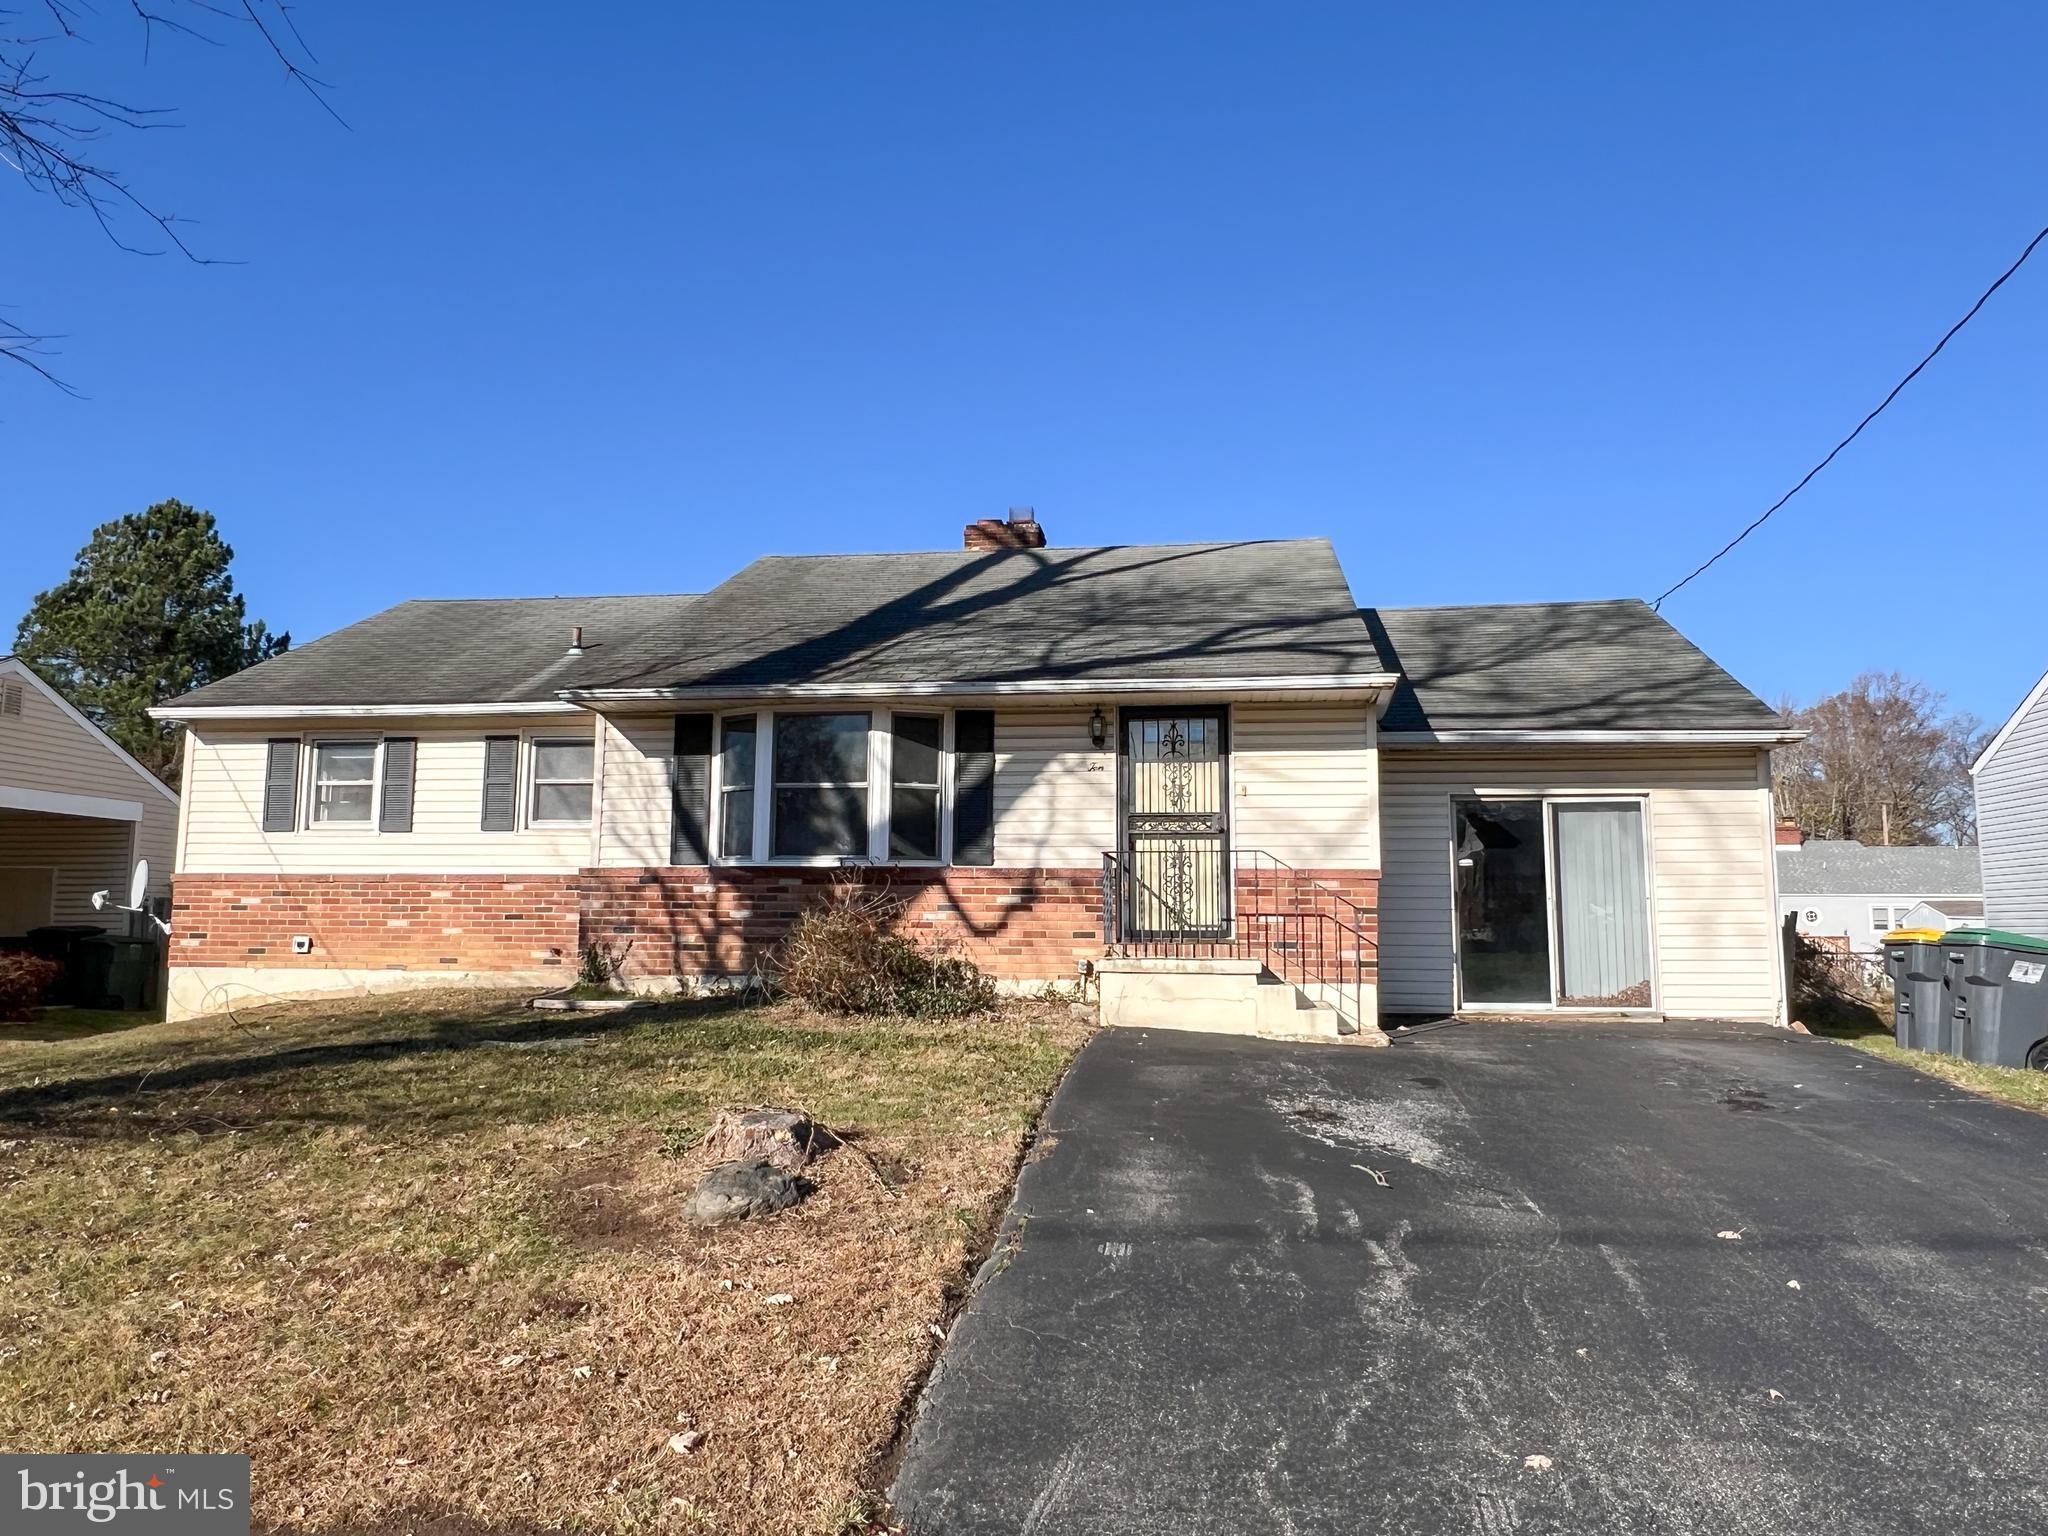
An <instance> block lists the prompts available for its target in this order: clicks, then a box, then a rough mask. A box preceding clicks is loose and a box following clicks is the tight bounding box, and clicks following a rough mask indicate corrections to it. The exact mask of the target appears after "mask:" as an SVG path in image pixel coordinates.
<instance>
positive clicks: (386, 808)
mask: <svg viewBox="0 0 2048 1536" xmlns="http://www.w3.org/2000/svg"><path fill="white" fill-rule="evenodd" d="M418 755H419V742H418V741H417V740H416V739H414V738H413V737H411V736H386V737H385V738H384V791H383V796H382V800H381V803H380V804H379V806H378V809H377V830H378V831H379V832H410V831H411V830H412V776H413V763H414V760H415V759H416V758H417V756H418Z"/></svg>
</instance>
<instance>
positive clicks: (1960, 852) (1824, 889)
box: [1778, 838, 1984, 896]
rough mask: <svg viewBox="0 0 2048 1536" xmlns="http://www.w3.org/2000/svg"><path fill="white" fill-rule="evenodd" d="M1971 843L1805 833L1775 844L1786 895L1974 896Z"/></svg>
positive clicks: (1978, 885) (1978, 882)
mask: <svg viewBox="0 0 2048 1536" xmlns="http://www.w3.org/2000/svg"><path fill="white" fill-rule="evenodd" d="M1983 889H1984V882H1983V877H1982V875H1981V874H1979V872H1978V868H1977V850H1976V849H1974V848H1866V847H1865V846H1864V845H1863V844H1861V843H1858V842H1850V841H1835V840H1831V839H1824V838H1809V839H1808V840H1807V842H1806V844H1805V846H1804V847H1800V848H1780V849H1779V850H1778V890H1779V892H1780V894H1782V895H1786V896H1974V895H1979V894H1981V893H1982V892H1983Z"/></svg>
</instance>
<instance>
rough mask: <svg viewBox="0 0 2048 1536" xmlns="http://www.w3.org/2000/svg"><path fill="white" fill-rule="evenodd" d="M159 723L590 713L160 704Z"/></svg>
mask: <svg viewBox="0 0 2048 1536" xmlns="http://www.w3.org/2000/svg"><path fill="white" fill-rule="evenodd" d="M149 713H150V717H151V718H152V719H156V720H184V721H206V720H435V719H442V718H446V717H449V716H459V715H557V716H567V715H580V714H584V713H586V711H584V710H582V709H580V708H578V707H577V706H576V705H574V704H567V703H564V702H562V701H561V700H559V699H541V700H537V701H536V700H528V701H526V702H524V703H519V704H216V705H212V706H206V705H201V706H198V707H195V708H191V709H180V708H178V706H177V705H175V704H159V705H158V706H156V708H154V709H152V710H150V712H149Z"/></svg>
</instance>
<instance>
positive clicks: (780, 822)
mask: <svg viewBox="0 0 2048 1536" xmlns="http://www.w3.org/2000/svg"><path fill="white" fill-rule="evenodd" d="M774 770H775V778H774V785H775V788H774V796H773V799H772V801H771V802H770V805H771V812H772V814H771V826H770V833H769V848H770V850H771V852H772V854H773V856H774V857H775V858H778V859H802V858H831V857H840V858H844V857H848V856H851V855H865V854H866V853H867V851H868V717H867V716H866V715H865V714H816V715H785V714H778V715H776V717H775V745H774Z"/></svg>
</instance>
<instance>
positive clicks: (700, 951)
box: [170, 868, 1379, 983]
mask: <svg viewBox="0 0 2048 1536" xmlns="http://www.w3.org/2000/svg"><path fill="white" fill-rule="evenodd" d="M1293 878H1294V880H1295V881H1296V882H1298V883H1296V884H1294V885H1293V886H1291V887H1289V888H1285V889H1280V890H1276V888H1275V885H1274V883H1273V882H1274V879H1275V877H1274V876H1273V875H1272V874H1271V873H1270V872H1268V873H1267V874H1266V875H1265V876H1264V877H1263V883H1262V882H1261V880H1257V879H1255V878H1254V877H1253V876H1252V874H1251V873H1250V872H1249V871H1241V872H1240V875H1239V879H1238V882H1237V905H1238V911H1239V914H1240V922H1239V932H1240V939H1241V941H1242V942H1243V943H1257V942H1258V941H1259V938H1260V935H1259V934H1258V933H1257V932H1256V931H1255V929H1256V927H1257V926H1258V925H1257V924H1256V922H1255V921H1254V920H1253V919H1252V918H1251V917H1250V916H1249V915H1250V914H1253V913H1258V912H1272V911H1274V910H1276V909H1277V910H1287V909H1289V908H1290V907H1299V906H1310V907H1312V906H1314V905H1315V904H1316V901H1317V896H1316V893H1315V892H1314V891H1313V890H1311V889H1308V888H1306V887H1305V885H1304V884H1301V883H1299V882H1306V881H1309V880H1313V881H1315V882H1317V883H1318V884H1320V885H1322V886H1325V887H1328V888H1330V889H1333V890H1335V891H1337V892H1338V893H1339V894H1341V895H1343V896H1344V897H1346V898H1348V899H1349V900H1350V901H1351V902H1353V903H1355V904H1356V905H1357V907H1358V909H1359V910H1358V911H1357V912H1356V913H1355V914H1354V913H1353V912H1351V911H1350V910H1349V909H1346V908H1343V907H1341V906H1337V907H1332V908H1331V910H1333V911H1335V912H1336V913H1337V915H1338V916H1340V917H1341V918H1342V919H1343V920H1344V921H1345V922H1347V923H1350V922H1352V921H1353V919H1354V917H1355V918H1356V919H1357V922H1358V924H1359V926H1360V928H1361V931H1362V936H1363V938H1364V940H1365V941H1367V942H1366V943H1365V944H1364V945H1363V947H1362V948H1361V950H1360V955H1359V958H1360V961H1361V969H1362V972H1363V976H1364V979H1366V980H1371V979H1373V977H1374V974H1375V973H1376V971H1377V964H1376V961H1377V958H1378V951H1377V948H1376V947H1375V946H1376V944H1377V940H1378V910H1377V909H1378V905H1379V873H1378V871H1376V870H1349V869H1344V870H1302V871H1296V872H1293ZM848 881H853V882H856V883H858V884H860V885H861V886H863V887H865V888H867V889H869V890H872V891H875V892H878V893H880V894H882V895H883V896H885V897H886V898H887V899H888V900H890V901H891V902H892V903H893V904H894V905H895V906H896V907H897V908H898V911H899V923H900V926H901V928H902V930H903V931H904V932H905V933H907V934H909V935H910V936H912V937H915V938H932V939H939V940H942V941H944V942H946V943H948V944H950V945H951V946H953V947H954V948H956V949H957V950H958V951H959V952H960V953H962V954H964V955H966V956H967V957H968V958H970V959H972V960H973V961H974V963H975V964H976V965H978V966H980V967H981V968H982V969H983V970H984V971H986V972H988V973H989V974H990V975H991V976H994V977H996V978H998V979H999V980H1005V981H1043V980H1054V979H1059V978H1065V977H1071V976H1072V975H1073V974H1074V971H1075V967H1076V965H1077V963H1078V962H1080V961H1082V960H1093V959H1097V958H1099V957H1100V956H1101V955H1102V952H1103V935H1102V927H1101V924H1102V911H1101V902H1102V897H1101V883H1100V875H1099V872H1098V871H1096V870H1093V869H965V868H952V869H930V870H925V869H890V868H881V869H789V868H750V869H719V870H711V869H705V868H660V869H586V870H583V871H582V872H581V873H579V874H575V875H450V876H445V877H439V878H437V877H434V876H427V875H288V876H279V875H181V876H179V877H178V879H177V880H176V881H175V882H174V883H173V886H172V898H171V902H172V918H171V922H172V929H173V932H172V937H171V952H170V958H171V964H172V966H174V967H222V966H243V967H266V968H267V967H279V968H293V967H300V968H308V969H336V968H341V969H351V970H384V971H420V972H429V973H431V972H437V971H438V972H444V973H452V972H477V971H484V972H489V971H536V970H543V969H554V968H560V969H562V970H564V971H567V972H570V973H573V972H574V970H575V968H576V959H577V953H578V951H579V950H580V949H581V948H583V947H584V946H586V945H589V944H592V943H604V944H610V945H619V946H624V945H626V944H627V943H628V941H630V948H629V949H628V950H627V954H626V962H625V971H626V974H627V975H628V976H630V977H644V978H656V977H669V976H684V977H719V976H735V975H743V974H745V973H746V972H747V971H749V970H751V969H752V968H753V967H754V966H755V965H756V964H757V963H759V962H761V961H763V960H765V959H766V958H767V955H768V952H769V951H770V950H771V949H772V948H773V947H774V945H775V944H776V943H777V942H778V941H779V940H780V939H781V938H782V936H783V935H784V934H786V933H787V932H788V931H789V927H790V924H791V923H792V922H794V921H795V920H796V916H797V914H798V913H799V912H800V911H802V910H803V909H804V908H805V907H807V906H809V905H811V904H812V903H814V902H816V901H818V900H820V899H822V898H823V897H824V895H825V894H826V892H827V891H828V890H829V889H830V888H831V887H832V886H834V885H838V884H843V883H846V882H848ZM1324 905H1325V906H1326V907H1327V906H1329V904H1328V903H1327V902H1324ZM1263 926H1264V928H1265V929H1266V930H1267V932H1268V933H1269V934H1271V935H1273V936H1274V937H1275V939H1276V942H1284V941H1285V939H1286V935H1285V933H1284V932H1281V931H1280V930H1282V929H1284V928H1285V926H1286V925H1285V923H1284V922H1282V921H1280V920H1277V919H1274V918H1270V917H1269V918H1267V919H1265V922H1264V925H1263ZM1333 932H1334V930H1331V929H1325V930H1324V935H1323V937H1322V939H1321V941H1320V942H1323V943H1325V944H1328V943H1332V942H1335V941H1334V940H1333V939H1332V938H1331V937H1330V934H1331V933H1333ZM301 933H303V934H306V935H308V936H309V937H310V938H311V939H312V950H311V952H310V953H308V954H304V955H297V954H293V953H292V937H293V935H295V934H301ZM1304 942H1306V941H1304ZM569 979H570V976H568V975H565V976H564V977H563V980H564V982H565V983H566V982H567V981H568V980H569Z"/></svg>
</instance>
